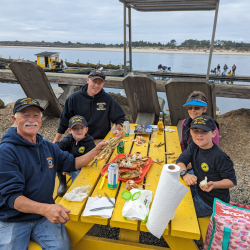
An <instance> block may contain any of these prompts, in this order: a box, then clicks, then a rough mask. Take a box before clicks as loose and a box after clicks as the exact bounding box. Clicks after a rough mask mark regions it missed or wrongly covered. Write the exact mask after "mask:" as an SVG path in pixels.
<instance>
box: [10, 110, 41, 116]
mask: <svg viewBox="0 0 250 250" xmlns="http://www.w3.org/2000/svg"><path fill="white" fill-rule="evenodd" d="M19 112H20V111H17V112H16V113H15V114H14V116H15V118H17V113H19ZM40 115H41V117H43V113H42V111H40Z"/></svg>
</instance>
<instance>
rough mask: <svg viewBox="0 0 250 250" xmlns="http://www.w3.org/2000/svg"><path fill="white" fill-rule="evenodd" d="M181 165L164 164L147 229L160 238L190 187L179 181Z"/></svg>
mask: <svg viewBox="0 0 250 250" xmlns="http://www.w3.org/2000/svg"><path fill="white" fill-rule="evenodd" d="M179 177H180V167H179V166H178V165H175V164H166V165H164V166H163V169H162V172H161V176H160V179H159V182H158V186H157V189H156V192H155V197H154V200H153V203H152V207H151V210H150V213H149V217H148V221H147V224H146V226H147V229H148V230H149V231H150V232H151V233H152V234H153V235H154V236H156V237H157V238H160V237H161V236H162V234H163V232H164V230H165V228H166V226H167V225H168V223H169V221H170V220H172V219H173V218H174V214H175V210H176V209H177V207H178V206H179V204H180V202H181V201H182V199H183V198H184V196H185V195H186V193H187V191H188V188H187V187H186V186H184V185H183V184H181V183H180V182H179Z"/></svg>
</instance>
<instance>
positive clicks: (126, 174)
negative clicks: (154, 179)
mask: <svg viewBox="0 0 250 250" xmlns="http://www.w3.org/2000/svg"><path fill="white" fill-rule="evenodd" d="M141 173H142V172H141V171H137V170H133V171H129V170H120V171H119V173H118V175H119V177H120V178H123V179H134V178H137V177H140V175H141Z"/></svg>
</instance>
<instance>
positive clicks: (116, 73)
mask: <svg viewBox="0 0 250 250" xmlns="http://www.w3.org/2000/svg"><path fill="white" fill-rule="evenodd" d="M102 72H103V73H104V74H105V75H106V76H123V75H124V69H104V70H102Z"/></svg>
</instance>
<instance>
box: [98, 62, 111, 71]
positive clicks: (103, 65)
mask: <svg viewBox="0 0 250 250" xmlns="http://www.w3.org/2000/svg"><path fill="white" fill-rule="evenodd" d="M97 67H98V68H103V69H110V68H109V66H108V65H105V64H101V63H100V62H99V63H97Z"/></svg>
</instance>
